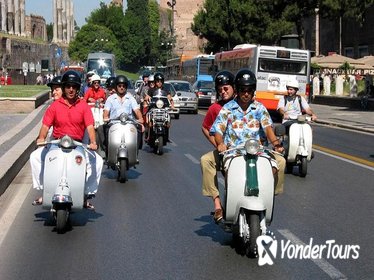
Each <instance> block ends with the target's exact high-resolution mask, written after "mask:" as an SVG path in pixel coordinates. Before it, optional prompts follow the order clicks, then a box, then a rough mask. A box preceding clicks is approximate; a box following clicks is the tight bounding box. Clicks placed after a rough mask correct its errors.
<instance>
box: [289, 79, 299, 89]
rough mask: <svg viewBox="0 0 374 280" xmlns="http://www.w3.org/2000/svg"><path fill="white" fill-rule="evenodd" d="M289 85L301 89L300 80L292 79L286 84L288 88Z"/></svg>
mask: <svg viewBox="0 0 374 280" xmlns="http://www.w3.org/2000/svg"><path fill="white" fill-rule="evenodd" d="M289 87H291V88H294V89H296V90H299V82H298V81H297V80H296V79H293V80H290V81H288V82H287V84H286V88H289Z"/></svg>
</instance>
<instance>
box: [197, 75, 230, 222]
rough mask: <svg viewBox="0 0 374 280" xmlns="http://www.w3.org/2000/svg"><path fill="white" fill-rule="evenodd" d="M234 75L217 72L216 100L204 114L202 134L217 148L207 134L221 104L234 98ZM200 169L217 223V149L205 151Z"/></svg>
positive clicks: (211, 137)
mask: <svg viewBox="0 0 374 280" xmlns="http://www.w3.org/2000/svg"><path fill="white" fill-rule="evenodd" d="M234 79H235V77H234V75H233V74H232V73H231V72H229V71H226V70H224V71H221V72H219V73H218V74H217V75H216V77H215V79H214V83H215V89H216V92H217V97H216V100H217V102H216V103H214V104H212V105H211V106H210V107H209V109H208V112H207V113H206V115H205V118H204V121H203V124H202V128H201V129H202V131H203V134H204V136H205V137H206V138H207V139H208V141H209V142H210V143H212V145H213V146H214V148H215V149H217V144H216V141H215V138H214V135H211V134H209V130H210V128H211V127H212V125H213V123H214V120H215V119H216V117H217V115H218V113H219V111H220V110H221V108H222V106H223V105H225V104H226V103H227V102H229V101H230V100H232V99H233V98H234ZM200 164H201V171H202V173H203V182H202V193H203V195H204V196H209V197H211V198H212V199H213V203H214V216H213V218H214V221H215V222H216V223H218V222H219V221H220V220H221V219H222V218H223V212H222V205H221V200H220V197H219V190H218V182H217V170H219V169H220V168H219V156H218V153H217V150H214V151H211V152H208V153H206V154H205V155H203V156H202V157H201V160H200Z"/></svg>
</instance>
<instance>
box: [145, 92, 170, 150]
mask: <svg viewBox="0 0 374 280" xmlns="http://www.w3.org/2000/svg"><path fill="white" fill-rule="evenodd" d="M169 108H170V103H169V100H168V98H167V97H166V96H162V95H156V96H153V97H152V99H151V102H150V104H149V111H148V113H147V120H149V121H148V123H150V125H151V126H150V127H149V128H148V139H147V143H148V145H149V146H150V147H151V148H152V149H153V152H154V153H156V154H158V155H162V154H163V152H164V150H163V147H164V146H166V143H167V141H168V135H169V128H170V114H169Z"/></svg>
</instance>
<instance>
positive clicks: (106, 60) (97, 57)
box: [87, 52, 115, 83]
mask: <svg viewBox="0 0 374 280" xmlns="http://www.w3.org/2000/svg"><path fill="white" fill-rule="evenodd" d="M88 72H93V73H95V74H97V75H99V76H100V78H101V83H105V81H106V79H108V78H109V77H111V76H115V56H114V54H111V53H104V52H96V53H89V54H88V57H87V73H88Z"/></svg>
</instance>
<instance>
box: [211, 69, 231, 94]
mask: <svg viewBox="0 0 374 280" xmlns="http://www.w3.org/2000/svg"><path fill="white" fill-rule="evenodd" d="M234 80H235V77H234V75H233V74H232V73H231V72H229V71H226V70H223V71H220V72H218V73H217V75H216V77H215V78H214V85H215V88H216V92H217V93H218V87H219V86H223V85H230V86H232V87H234Z"/></svg>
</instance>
